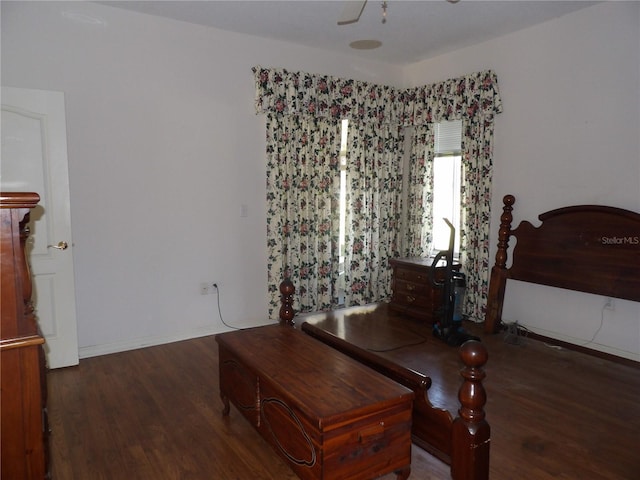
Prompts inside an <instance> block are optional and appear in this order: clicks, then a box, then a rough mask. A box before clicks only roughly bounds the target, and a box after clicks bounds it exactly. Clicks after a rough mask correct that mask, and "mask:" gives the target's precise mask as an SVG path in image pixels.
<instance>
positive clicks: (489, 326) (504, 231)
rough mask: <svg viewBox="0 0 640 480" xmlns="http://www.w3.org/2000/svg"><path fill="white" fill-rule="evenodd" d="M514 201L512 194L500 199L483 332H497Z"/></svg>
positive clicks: (505, 279)
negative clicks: (495, 247)
mask: <svg viewBox="0 0 640 480" xmlns="http://www.w3.org/2000/svg"><path fill="white" fill-rule="evenodd" d="M515 202H516V198H515V197H514V196H513V195H505V196H504V198H503V199H502V203H504V207H502V215H501V216H500V230H499V231H498V251H497V252H496V263H495V265H494V266H493V268H492V269H491V279H490V281H489V296H488V299H487V314H486V316H485V319H484V332H485V333H497V332H498V330H499V328H500V322H501V321H502V305H503V303H504V291H505V287H506V284H507V268H506V267H507V249H508V248H509V235H511V222H512V221H513V215H511V212H512V211H513V204H514V203H515Z"/></svg>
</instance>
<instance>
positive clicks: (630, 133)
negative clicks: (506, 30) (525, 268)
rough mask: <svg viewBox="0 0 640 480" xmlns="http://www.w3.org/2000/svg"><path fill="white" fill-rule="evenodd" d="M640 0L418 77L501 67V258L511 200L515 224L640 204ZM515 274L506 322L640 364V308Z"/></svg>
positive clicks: (488, 48)
mask: <svg viewBox="0 0 640 480" xmlns="http://www.w3.org/2000/svg"><path fill="white" fill-rule="evenodd" d="M639 25H640V2H605V3H602V4H598V5H595V6H593V7H589V8H587V9H584V10H580V11H578V12H576V13H572V14H569V15H566V16H564V17H561V18H558V19H555V20H553V21H549V22H546V23H544V24H541V25H538V26H535V27H532V28H529V29H526V30H523V31H520V32H517V33H514V34H510V35H508V36H504V37H502V38H499V39H497V40H494V41H490V42H486V43H483V44H480V45H476V46H474V47H470V48H466V49H463V50H459V51H457V52H454V53H451V54H447V55H444V56H441V57H438V58H434V59H431V60H428V61H424V62H421V63H418V64H414V65H412V66H410V67H408V68H407V69H406V70H405V74H406V75H407V79H406V80H407V82H408V83H409V85H422V84H428V83H432V82H436V81H441V80H444V79H446V78H451V77H456V76H459V75H463V74H466V73H470V72H474V71H478V70H484V69H489V68H490V69H493V70H494V71H495V72H496V73H497V75H498V82H499V85H500V92H501V95H502V100H503V106H504V113H502V114H501V115H499V116H498V117H497V120H496V132H495V135H496V138H495V147H494V159H495V164H494V184H493V185H494V189H493V205H492V207H493V215H492V217H493V218H492V228H491V232H492V238H491V245H492V247H493V250H492V262H493V258H494V255H495V250H496V245H497V233H498V225H499V222H500V219H499V217H500V214H501V212H502V197H503V196H504V195H505V194H508V193H511V194H514V195H515V196H516V204H515V209H514V212H513V213H514V223H513V225H514V227H515V226H516V225H517V224H518V223H519V222H520V221H521V220H523V219H524V220H529V221H531V222H532V223H534V225H538V224H539V221H538V219H537V217H538V215H539V214H540V213H542V212H546V211H548V210H552V209H555V208H559V207H563V206H568V205H576V204H603V205H611V206H615V207H620V208H626V209H629V210H633V211H636V212H638V211H640V145H639V138H640V33H639ZM603 304H604V299H603V298H602V297H600V296H596V295H587V294H581V293H575V292H569V291H566V290H560V289H554V288H549V287H541V286H535V285H528V284H523V283H516V282H512V283H509V284H508V287H507V298H506V301H505V307H504V308H505V309H504V319H505V321H518V322H520V323H521V324H523V325H525V326H527V327H529V328H530V329H531V330H534V331H537V332H539V333H542V334H545V335H548V336H551V337H555V338H560V339H563V340H567V341H570V342H572V343H577V344H585V343H587V342H589V341H590V340H591V338H592V337H593V335H594V334H596V332H597V330H598V328H599V326H600V323H601V321H602V323H603V324H602V328H601V330H600V332H599V333H598V335H597V337H596V339H595V343H593V344H590V347H592V348H596V349H600V350H603V351H607V352H611V353H615V354H617V355H621V356H624V357H627V358H633V359H635V360H640V304H638V303H636V302H629V301H624V300H615V310H614V311H612V312H611V311H603V310H602V306H603Z"/></svg>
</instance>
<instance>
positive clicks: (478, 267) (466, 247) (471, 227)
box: [460, 117, 493, 322]
mask: <svg viewBox="0 0 640 480" xmlns="http://www.w3.org/2000/svg"><path fill="white" fill-rule="evenodd" d="M492 178H493V117H472V118H470V119H469V120H468V121H467V122H463V134H462V186H461V192H460V203H461V204H462V212H461V216H460V226H461V232H460V263H461V264H462V265H463V266H464V272H465V274H466V276H467V288H466V296H465V305H464V306H463V312H464V313H465V315H467V317H468V318H469V319H470V320H473V321H476V322H480V321H483V320H484V318H485V313H486V306H487V297H488V294H489V226H490V222H491V183H492Z"/></svg>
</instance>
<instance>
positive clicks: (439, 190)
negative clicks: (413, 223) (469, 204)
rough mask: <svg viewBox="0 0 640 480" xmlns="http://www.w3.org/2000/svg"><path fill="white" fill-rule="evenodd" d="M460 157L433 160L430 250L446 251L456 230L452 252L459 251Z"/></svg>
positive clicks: (443, 157)
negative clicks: (450, 224) (449, 224)
mask: <svg viewBox="0 0 640 480" xmlns="http://www.w3.org/2000/svg"><path fill="white" fill-rule="evenodd" d="M460 174H461V157H460V156H440V157H436V158H434V160H433V184H434V186H433V240H432V250H435V251H439V250H447V249H448V248H449V236H450V233H451V230H450V228H449V226H448V225H447V224H446V222H445V221H444V220H443V218H446V219H447V220H449V221H450V222H451V223H452V224H453V226H454V227H455V229H456V239H455V247H454V252H455V254H457V253H458V252H459V249H460V240H459V238H460Z"/></svg>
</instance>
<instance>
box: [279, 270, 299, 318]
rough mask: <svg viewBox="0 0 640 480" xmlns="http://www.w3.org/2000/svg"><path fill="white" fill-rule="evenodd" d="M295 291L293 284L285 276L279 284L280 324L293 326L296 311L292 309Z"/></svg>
mask: <svg viewBox="0 0 640 480" xmlns="http://www.w3.org/2000/svg"><path fill="white" fill-rule="evenodd" d="M295 291H296V287H294V286H293V282H292V281H291V280H290V279H288V278H285V279H284V280H283V281H282V283H281V284H280V293H281V294H282V295H281V296H280V299H281V301H282V305H281V306H280V325H288V326H293V325H294V322H293V317H294V316H295V315H296V312H295V311H294V310H293V294H294V293H295Z"/></svg>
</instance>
